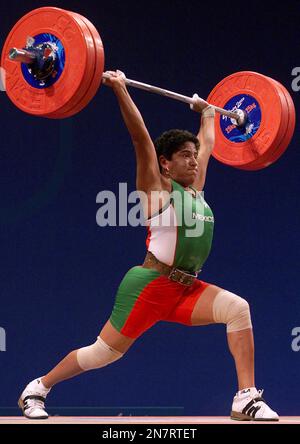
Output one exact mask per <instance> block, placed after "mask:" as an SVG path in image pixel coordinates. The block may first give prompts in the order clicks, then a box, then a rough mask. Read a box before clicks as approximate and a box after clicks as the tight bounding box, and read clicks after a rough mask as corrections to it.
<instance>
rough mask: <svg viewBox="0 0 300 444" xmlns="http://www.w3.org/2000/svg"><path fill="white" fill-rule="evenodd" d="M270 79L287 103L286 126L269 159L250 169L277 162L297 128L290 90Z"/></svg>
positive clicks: (264, 166)
mask: <svg viewBox="0 0 300 444" xmlns="http://www.w3.org/2000/svg"><path fill="white" fill-rule="evenodd" d="M269 79H270V80H271V81H272V82H273V83H274V84H275V85H276V87H277V89H278V90H279V91H280V94H281V97H282V100H283V101H284V103H285V105H284V107H285V109H286V111H285V114H286V116H285V119H284V118H283V120H286V127H285V131H284V133H283V135H282V138H281V140H280V142H279V143H278V145H277V146H275V148H274V150H273V152H272V153H271V155H270V157H269V158H268V159H267V160H265V161H263V162H261V163H260V164H255V165H254V168H253V167H252V165H251V168H249V169H261V168H266V167H267V166H269V165H271V164H273V163H274V162H276V161H277V160H278V159H279V158H280V157H281V156H282V154H283V153H284V152H285V151H286V149H287V148H288V146H289V143H290V141H291V139H292V137H293V134H294V130H295V123H296V116H295V106H294V103H293V100H292V98H291V96H290V94H289V92H288V91H287V89H286V88H285V87H284V86H283V85H282V84H281V83H279V82H277V81H276V80H274V79H271V78H270V77H269ZM244 169H246V168H244ZM247 169H248V168H247Z"/></svg>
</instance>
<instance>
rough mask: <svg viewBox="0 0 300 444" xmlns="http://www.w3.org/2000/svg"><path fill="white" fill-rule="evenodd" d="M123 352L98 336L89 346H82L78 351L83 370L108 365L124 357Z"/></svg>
mask: <svg viewBox="0 0 300 444" xmlns="http://www.w3.org/2000/svg"><path fill="white" fill-rule="evenodd" d="M122 356H123V353H120V352H118V351H117V350H114V349H113V348H111V347H109V345H107V344H106V343H105V342H104V341H103V340H102V339H101V338H100V336H98V338H97V341H96V342H95V343H94V344H92V345H89V346H88V347H83V348H80V349H79V350H78V351H77V361H78V365H79V367H81V368H82V370H93V369H96V368H101V367H105V366H106V365H108V364H110V363H112V362H114V361H116V360H117V359H120V358H122Z"/></svg>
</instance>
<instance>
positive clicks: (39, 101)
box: [1, 7, 89, 116]
mask: <svg viewBox="0 0 300 444" xmlns="http://www.w3.org/2000/svg"><path fill="white" fill-rule="evenodd" d="M47 33H49V34H52V35H54V36H55V37H56V38H58V39H59V40H60V42H61V43H62V45H63V47H64V49H65V57H66V61H65V66H64V69H63V72H62V74H61V76H60V78H59V79H58V80H57V82H56V83H54V85H52V86H50V87H48V88H44V89H38V88H35V87H33V86H31V85H30V84H29V83H28V82H27V81H26V80H25V78H24V75H23V73H22V70H21V64H20V63H16V62H13V61H11V60H9V58H8V54H9V50H10V49H11V48H12V47H17V48H23V47H24V46H25V43H26V40H27V37H28V36H32V37H35V36H37V35H40V34H47ZM88 56H89V54H88V51H87V45H86V39H85V36H84V32H83V30H82V28H81V26H80V25H79V24H78V22H77V21H76V20H75V18H72V17H71V16H70V15H69V14H68V13H67V12H66V11H64V10H62V9H59V8H51V7H45V8H39V9H35V10H34V11H31V12H30V13H28V14H27V15H25V16H24V17H23V18H22V19H21V20H19V22H18V23H17V24H16V25H15V26H14V28H13V29H12V31H11V32H10V34H9V35H8V37H7V39H6V42H5V45H4V49H3V53H2V61H1V63H2V67H3V68H4V69H5V71H6V74H7V79H6V80H7V84H6V90H7V94H8V96H9V97H10V99H11V100H12V102H13V103H14V104H15V105H16V106H17V107H19V108H20V109H21V110H22V111H25V112H27V113H29V114H34V115H38V116H44V115H49V114H52V113H55V112H57V111H59V110H60V109H62V108H63V107H64V106H65V105H66V103H68V102H69V101H70V100H72V99H73V97H74V95H76V94H79V95H81V88H82V82H83V81H84V77H85V73H86V67H87V63H88Z"/></svg>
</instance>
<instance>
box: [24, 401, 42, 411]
mask: <svg viewBox="0 0 300 444" xmlns="http://www.w3.org/2000/svg"><path fill="white" fill-rule="evenodd" d="M25 404H26V408H40V409H42V410H44V409H45V403H44V401H42V400H41V399H26V401H25Z"/></svg>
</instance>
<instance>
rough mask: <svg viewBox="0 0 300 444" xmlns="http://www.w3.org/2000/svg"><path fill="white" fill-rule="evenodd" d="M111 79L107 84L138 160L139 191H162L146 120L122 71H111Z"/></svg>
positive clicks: (106, 81) (107, 80)
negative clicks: (133, 98) (132, 97)
mask: <svg viewBox="0 0 300 444" xmlns="http://www.w3.org/2000/svg"><path fill="white" fill-rule="evenodd" d="M109 74H110V76H111V77H110V79H106V80H105V84H107V85H108V86H111V87H112V89H113V91H114V93H115V95H116V97H117V99H118V102H119V106H120V109H121V113H122V116H123V119H124V122H125V125H126V127H127V129H128V132H129V134H130V136H131V139H132V143H133V145H134V148H135V152H136V160H137V178H136V185H137V190H139V191H144V192H145V193H150V192H151V190H161V180H160V171H159V166H158V161H157V157H156V152H155V148H154V145H153V142H152V140H151V137H150V135H149V133H148V130H147V128H146V125H145V123H144V120H143V118H142V116H141V113H140V112H139V110H138V108H137V107H136V105H135V103H134V102H133V100H132V99H131V97H130V95H129V93H128V91H127V88H126V85H125V81H124V74H123V73H121V72H120V71H117V72H113V71H109Z"/></svg>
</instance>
